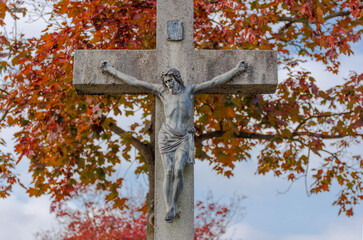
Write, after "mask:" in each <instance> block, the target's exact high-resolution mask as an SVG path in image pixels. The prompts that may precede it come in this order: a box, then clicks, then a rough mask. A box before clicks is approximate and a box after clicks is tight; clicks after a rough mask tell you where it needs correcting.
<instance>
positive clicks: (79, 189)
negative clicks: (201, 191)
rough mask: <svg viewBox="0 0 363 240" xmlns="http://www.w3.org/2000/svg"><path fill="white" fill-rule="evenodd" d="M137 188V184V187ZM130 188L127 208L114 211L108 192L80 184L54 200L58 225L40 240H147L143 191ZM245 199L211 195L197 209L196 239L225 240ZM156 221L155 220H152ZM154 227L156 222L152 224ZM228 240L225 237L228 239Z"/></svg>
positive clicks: (198, 203) (40, 235)
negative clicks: (226, 199) (106, 199)
mask: <svg viewBox="0 0 363 240" xmlns="http://www.w3.org/2000/svg"><path fill="white" fill-rule="evenodd" d="M133 185H135V184H133ZM131 189H135V186H130V187H129V188H128V189H127V190H126V191H127V192H128V194H127V195H128V197H129V200H128V202H127V206H128V207H127V208H124V209H122V210H120V209H118V208H114V207H113V206H112V204H110V203H105V202H104V199H103V195H104V191H101V190H98V189H97V188H95V185H91V186H82V185H76V186H75V191H73V192H72V193H71V195H70V196H67V197H65V198H63V199H62V200H61V201H57V200H53V201H52V204H51V212H52V213H53V214H55V216H56V219H57V225H56V227H55V228H53V229H48V230H44V229H43V230H40V231H38V232H37V233H36V234H35V237H36V239H37V240H49V239H52V240H78V239H79V240H84V239H92V240H98V239H102V240H114V239H123V240H138V239H139V240H141V239H146V232H147V231H146V221H147V219H146V215H145V213H144V212H143V211H140V210H141V209H142V205H143V200H140V197H141V199H142V198H143V196H140V195H139V194H140V192H143V191H142V189H138V187H136V189H137V190H138V191H137V192H135V191H132V190H131ZM140 190H141V191H140ZM243 199H244V197H239V196H237V195H234V196H233V197H232V198H231V199H230V200H229V202H227V203H220V202H219V201H216V200H215V199H214V197H213V194H212V193H211V192H210V193H209V194H208V195H207V197H206V198H205V199H204V200H202V201H197V204H196V206H195V210H196V217H195V234H194V239H196V240H210V239H214V240H217V239H221V238H222V237H223V236H224V235H225V233H226V230H227V228H228V227H230V226H231V224H232V223H233V221H235V220H238V219H240V218H241V217H243V214H244V207H243V206H242V204H241V203H242V201H243ZM151 221H152V220H151ZM151 223H152V224H153V222H151ZM224 239H225V238H224Z"/></svg>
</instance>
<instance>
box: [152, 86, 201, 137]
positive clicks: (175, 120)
mask: <svg viewBox="0 0 363 240" xmlns="http://www.w3.org/2000/svg"><path fill="white" fill-rule="evenodd" d="M159 97H160V99H161V101H162V103H163V105H164V114H165V123H166V124H167V125H169V126H170V127H171V128H172V129H173V130H174V131H176V132H179V133H186V132H187V131H188V130H189V129H191V128H192V127H193V115H194V93H192V86H191V85H187V86H185V87H184V88H183V89H182V90H181V91H180V92H179V93H175V94H172V93H171V92H170V91H168V90H167V89H165V90H164V91H162V92H161V93H160V95H159Z"/></svg>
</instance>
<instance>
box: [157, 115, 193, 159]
mask: <svg viewBox="0 0 363 240" xmlns="http://www.w3.org/2000/svg"><path fill="white" fill-rule="evenodd" d="M194 133H195V128H194V126H190V127H189V128H187V129H186V131H185V132H183V133H181V132H177V131H175V130H174V129H172V128H171V127H170V126H169V125H168V124H166V123H165V122H164V123H163V124H162V126H161V129H160V131H159V135H158V139H159V152H160V154H165V153H170V152H174V153H175V152H176V150H182V151H184V152H185V153H187V154H188V160H187V163H190V164H194V163H195V156H194V151H195V149H194V148H195V147H194Z"/></svg>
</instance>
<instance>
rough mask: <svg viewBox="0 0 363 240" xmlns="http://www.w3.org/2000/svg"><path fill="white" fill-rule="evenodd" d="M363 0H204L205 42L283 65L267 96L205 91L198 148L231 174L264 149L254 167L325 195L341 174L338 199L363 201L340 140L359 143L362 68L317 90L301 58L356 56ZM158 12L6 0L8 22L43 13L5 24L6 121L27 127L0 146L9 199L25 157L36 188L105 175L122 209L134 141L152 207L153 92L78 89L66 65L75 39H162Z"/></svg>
mask: <svg viewBox="0 0 363 240" xmlns="http://www.w3.org/2000/svg"><path fill="white" fill-rule="evenodd" d="M362 7H363V4H362V3H361V2H360V1H359V0H337V1H329V0H273V1H266V0H264V1H263V0H259V1H257V0H252V1H229V0H220V1H212V0H208V1H207V0H196V1H195V23H194V29H195V30H194V36H195V47H196V48H197V49H245V50H250V49H254V50H255V49H260V50H276V51H278V54H279V64H280V68H282V69H285V70H286V71H287V72H288V74H287V78H286V79H280V80H281V83H280V84H279V86H278V89H277V91H276V93H275V94H273V95H269V96H261V95H251V96H239V95H228V96H221V95H201V96H199V97H197V98H196V102H195V115H196V122H195V128H196V130H197V132H196V136H195V140H196V157H197V158H198V159H199V160H201V161H208V162H209V163H210V165H211V167H212V168H213V169H214V170H215V171H216V172H217V173H218V174H223V175H225V176H226V177H230V176H232V175H233V169H234V167H235V164H236V163H237V162H241V161H247V160H249V159H250V157H251V151H252V150H253V149H254V147H255V146H256V145H261V146H263V148H262V150H261V152H260V153H259V155H258V168H257V172H258V173H259V174H265V173H268V172H273V173H274V174H275V175H276V176H288V180H289V181H291V182H294V181H296V180H298V179H300V178H303V177H310V178H312V179H313V183H312V184H311V185H309V186H307V187H308V191H309V193H310V194H318V193H320V192H323V191H329V190H330V189H331V186H332V184H333V183H335V182H336V183H337V185H338V186H340V192H339V193H338V195H337V198H336V200H335V201H334V203H333V204H334V205H337V206H338V207H339V213H341V212H343V213H345V214H346V215H348V216H351V215H352V214H353V206H354V205H355V204H358V203H359V202H360V200H362V199H363V194H362V180H361V179H362V175H363V172H362V169H363V159H362V156H361V155H354V156H349V155H347V154H346V153H345V150H346V149H347V148H348V147H349V146H351V145H352V144H359V143H361V142H362V136H363V135H362V126H363V114H362V103H363V87H362V79H363V74H362V73H353V74H351V76H350V77H349V78H348V79H345V82H344V84H341V85H335V84H336V83H333V82H332V87H331V88H330V89H327V90H323V89H320V88H319V87H318V86H317V85H316V81H318V80H319V79H317V80H315V79H314V77H313V76H312V75H311V73H310V72H309V71H308V70H301V69H300V68H299V65H300V63H301V61H302V60H304V59H305V60H306V59H307V60H309V61H316V62H321V63H323V64H324V65H325V66H326V71H330V72H332V73H335V74H338V73H339V66H340V62H339V56H342V55H347V56H350V55H351V54H353V51H352V48H351V45H352V44H353V43H355V42H357V41H358V40H360V38H361V35H362V24H363V12H362ZM30 9H32V11H30ZM155 12H156V1H155V0H143V1H140V0H128V1H118V0H88V1H72V0H48V1H46V0H44V2H41V3H39V4H38V3H37V4H35V5H34V6H31V2H29V3H27V2H26V1H20V0H7V1H6V0H2V1H0V26H2V27H3V28H4V27H5V22H4V18H5V16H6V15H8V16H12V18H14V19H18V18H26V17H27V16H29V15H30V14H32V16H33V15H34V14H38V17H41V18H43V19H45V20H46V21H47V27H46V28H45V29H44V31H43V32H42V34H41V35H40V36H36V37H29V38H27V37H25V36H23V35H21V34H20V33H17V34H16V35H11V34H9V33H8V32H6V31H5V30H3V31H2V32H1V34H0V55H1V57H2V58H1V62H0V71H1V74H2V75H1V76H2V83H1V89H0V107H1V110H2V115H1V116H0V127H1V128H2V129H6V128H8V127H12V126H18V127H19V129H20V130H19V131H18V132H17V133H16V134H15V139H16V142H17V144H16V149H15V150H16V152H17V154H18V155H17V156H15V157H12V156H11V155H9V154H8V153H5V152H1V153H0V158H1V161H0V174H1V192H0V196H1V197H6V196H8V195H9V194H10V192H11V189H12V186H13V185H14V184H17V183H19V179H18V178H17V175H16V174H15V170H14V168H15V166H16V164H17V163H18V162H19V161H21V160H22V159H23V160H24V159H27V160H29V161H30V168H29V171H30V172H31V173H32V176H33V182H32V184H31V185H30V186H24V187H26V188H27V192H28V193H29V196H40V195H43V194H48V195H50V196H52V198H53V199H56V200H61V199H63V198H65V197H67V196H69V194H70V193H71V192H72V191H73V189H74V186H75V184H76V183H77V182H79V183H82V184H84V185H89V184H94V183H95V182H96V181H97V182H98V183H97V187H98V188H99V189H103V190H105V191H107V192H108V195H107V196H106V199H105V200H106V201H109V202H112V203H113V204H114V206H115V207H120V208H122V207H124V206H125V202H126V197H125V196H121V195H120V194H119V191H118V190H119V189H120V188H122V186H123V182H124V179H122V178H117V179H113V178H112V177H111V176H112V174H113V173H114V171H115V166H117V165H118V164H119V163H121V162H123V161H130V150H131V149H132V147H134V148H135V149H137V156H136V159H137V163H138V165H137V168H136V174H147V176H148V178H149V193H148V195H147V204H146V205H147V206H148V211H149V214H152V212H153V209H152V200H153V192H154V186H153V183H154V181H153V176H154V149H155V148H154V145H155V143H154V140H153V139H154V135H155V133H154V127H153V121H152V120H153V117H154V115H153V114H154V111H153V110H154V99H153V96H151V95H142V96H131V95H130V96H79V95H77V94H76V92H75V90H74V88H73V86H72V67H73V52H74V51H73V50H74V49H150V48H154V47H155V37H156V36H155V21H156V20H155ZM334 85H335V86H334ZM138 109H142V117H141V119H140V121H139V122H137V123H134V124H132V125H131V126H130V129H131V130H130V131H127V130H126V128H125V126H123V125H122V124H121V123H120V122H119V121H117V120H118V119H119V116H128V115H132V114H134V113H135V111H136V110H138ZM0 144H5V143H4V142H3V141H0ZM312 159H320V162H319V164H318V167H316V168H311V167H309V162H310V161H311V160H312ZM149 234H150V235H149V236H152V228H151V227H150V225H149Z"/></svg>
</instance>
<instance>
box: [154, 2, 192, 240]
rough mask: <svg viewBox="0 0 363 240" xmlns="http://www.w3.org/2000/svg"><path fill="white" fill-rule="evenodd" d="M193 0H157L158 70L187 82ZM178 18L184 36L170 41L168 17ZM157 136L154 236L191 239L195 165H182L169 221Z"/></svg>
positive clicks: (161, 117)
mask: <svg viewBox="0 0 363 240" xmlns="http://www.w3.org/2000/svg"><path fill="white" fill-rule="evenodd" d="M193 8H194V6H193V0H158V1H157V15H156V16H157V35H156V39H157V40H156V51H157V56H158V69H159V71H158V72H159V73H160V72H162V71H164V70H165V69H167V68H169V67H173V68H176V69H178V70H179V71H180V72H181V75H182V77H183V80H184V81H185V83H186V84H188V81H190V80H191V75H190V73H191V69H190V66H191V61H192V60H193V52H194V51H193V14H194V11H193ZM173 20H181V21H182V26H183V39H182V40H181V41H170V40H168V36H167V27H168V26H167V24H168V21H173ZM155 119H156V124H155V125H156V128H155V129H156V133H158V132H159V130H160V127H161V123H162V122H164V112H163V106H162V103H161V101H160V99H158V98H157V99H156V118H155ZM157 149H158V142H157V138H156V151H155V153H156V155H155V208H154V209H155V239H156V240H159V239H160V240H164V239H165V240H166V239H178V240H179V239H180V240H182V239H186V240H192V239H194V166H193V165H190V164H187V166H186V167H185V169H184V189H183V193H182V195H181V199H180V201H179V207H178V209H179V210H180V211H181V216H180V218H178V217H177V218H176V219H175V220H174V222H173V223H172V224H170V223H167V222H165V220H164V217H165V214H166V207H165V201H164V195H163V187H162V186H163V181H164V168H163V164H162V161H161V157H160V154H159V151H158V150H157Z"/></svg>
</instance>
